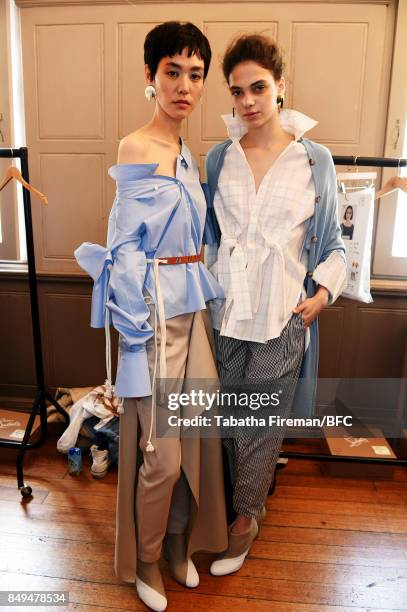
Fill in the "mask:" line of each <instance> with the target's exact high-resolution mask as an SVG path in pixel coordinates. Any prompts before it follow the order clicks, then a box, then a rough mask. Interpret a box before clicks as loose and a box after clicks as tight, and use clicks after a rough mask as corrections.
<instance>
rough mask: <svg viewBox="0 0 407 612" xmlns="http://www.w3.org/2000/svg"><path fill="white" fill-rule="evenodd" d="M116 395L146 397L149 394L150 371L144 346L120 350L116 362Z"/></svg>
mask: <svg viewBox="0 0 407 612" xmlns="http://www.w3.org/2000/svg"><path fill="white" fill-rule="evenodd" d="M115 395H116V397H146V396H148V395H151V382H150V372H149V369H148V361H147V351H146V347H145V346H143V347H141V350H138V351H135V352H130V351H123V350H122V351H121V353H120V359H119V362H118V364H117V375H116V383H115Z"/></svg>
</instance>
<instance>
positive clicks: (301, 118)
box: [222, 109, 318, 140]
mask: <svg viewBox="0 0 407 612" xmlns="http://www.w3.org/2000/svg"><path fill="white" fill-rule="evenodd" d="M222 119H223V121H224V122H225V124H226V128H227V131H228V136H229V138H231V139H232V140H234V139H238V140H240V138H242V137H243V136H244V135H245V134H246V133H247V127H246V125H245V124H244V123H243V121H242V120H241V119H240V117H238V116H235V117H233V115H222ZM279 119H280V125H281V127H282V128H283V130H285V131H286V132H288V133H289V134H293V135H294V137H295V139H296V140H298V138H301V137H302V136H303V135H304V134H305V132H308V130H311V129H312V128H313V127H315V126H316V125H317V123H318V121H315V120H314V119H311V117H307V115H304V114H303V113H300V112H299V111H296V110H292V109H283V110H281V111H280V113H279Z"/></svg>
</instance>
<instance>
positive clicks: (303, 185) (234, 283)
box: [211, 110, 346, 342]
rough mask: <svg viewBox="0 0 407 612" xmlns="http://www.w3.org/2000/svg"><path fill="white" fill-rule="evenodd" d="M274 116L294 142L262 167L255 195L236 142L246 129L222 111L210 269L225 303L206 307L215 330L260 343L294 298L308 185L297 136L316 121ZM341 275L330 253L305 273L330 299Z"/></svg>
mask: <svg viewBox="0 0 407 612" xmlns="http://www.w3.org/2000/svg"><path fill="white" fill-rule="evenodd" d="M279 118H280V123H281V127H282V128H283V129H284V130H285V131H286V132H289V133H290V134H293V135H294V137H295V140H293V141H292V142H290V144H289V145H288V146H287V147H286V148H285V149H284V151H283V152H282V153H281V154H280V155H279V157H278V158H277V159H276V161H275V162H274V163H273V165H272V166H271V167H270V168H269V170H268V171H267V173H266V175H265V176H264V178H263V179H262V181H261V184H260V186H259V189H258V192H257V193H256V188H255V182H254V177H253V173H252V171H251V168H250V166H249V164H248V162H247V159H246V156H245V154H244V151H243V149H242V147H241V145H240V142H239V140H240V138H241V137H242V136H243V135H244V134H245V133H246V131H247V129H246V127H245V126H244V125H243V124H242V123H241V121H240V119H239V118H238V117H232V115H224V116H223V119H224V121H225V123H226V126H227V128H228V135H229V137H230V138H231V140H232V144H231V145H230V147H229V148H228V149H227V151H226V155H225V159H224V164H223V167H222V170H221V173H220V175H219V181H218V189H217V191H216V194H215V198H214V207H215V212H216V216H217V219H218V222H219V226H220V229H221V232H222V239H221V244H220V246H219V249H218V253H217V261H216V262H215V264H214V265H213V266H211V271H212V272H213V273H214V274H215V276H217V278H218V280H219V282H220V284H221V285H222V287H223V288H224V289H225V293H226V300H223V301H220V300H215V301H214V303H213V304H211V311H212V317H213V324H214V327H215V329H220V333H221V334H222V335H224V336H229V337H232V338H238V339H240V340H251V341H255V342H266V341H267V340H270V339H272V338H276V337H278V336H279V335H280V334H281V331H282V330H283V328H284V327H285V325H286V324H287V322H288V320H289V319H290V317H291V315H292V310H293V308H295V306H296V305H297V304H298V301H299V299H300V297H301V295H302V287H303V282H304V277H305V275H306V271H307V251H306V250H305V249H304V251H303V248H302V247H303V243H304V240H305V234H306V229H307V225H308V221H309V219H310V217H312V216H313V214H314V206H315V188H314V182H313V179H312V173H311V169H310V165H309V161H308V156H307V153H306V150H305V148H304V146H303V145H302V144H301V143H299V142H297V140H298V138H300V137H301V136H303V134H304V133H305V132H306V131H307V130H309V129H311V128H313V127H314V126H315V125H316V123H317V122H316V121H314V120H313V119H310V118H309V117H306V116H305V115H303V114H302V113H299V112H297V111H294V110H282V111H281V112H280V115H279ZM302 251H303V255H302V257H301V253H302ZM345 278H346V273H345V264H344V261H343V259H342V257H341V256H340V255H339V253H338V252H337V251H334V252H333V253H331V255H330V256H329V257H328V258H327V260H326V261H325V262H323V263H321V264H319V265H318V266H317V268H316V269H315V271H314V273H313V279H314V281H315V282H316V283H317V284H320V285H323V286H324V287H326V288H327V289H328V291H329V292H330V302H333V301H334V300H335V299H336V298H337V297H338V295H339V294H340V293H341V291H342V289H343V286H344V284H345ZM338 279H339V280H338Z"/></svg>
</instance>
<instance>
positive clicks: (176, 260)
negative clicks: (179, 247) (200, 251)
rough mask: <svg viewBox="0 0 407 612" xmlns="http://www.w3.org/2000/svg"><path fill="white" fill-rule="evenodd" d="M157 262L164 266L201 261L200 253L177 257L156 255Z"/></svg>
mask: <svg viewBox="0 0 407 612" xmlns="http://www.w3.org/2000/svg"><path fill="white" fill-rule="evenodd" d="M157 259H158V263H159V264H160V265H161V264H164V265H166V266H172V265H174V264H187V263H196V262H198V261H202V257H201V255H180V256H179V257H157Z"/></svg>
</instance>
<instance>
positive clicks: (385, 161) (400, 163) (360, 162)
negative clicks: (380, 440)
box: [280, 155, 407, 465]
mask: <svg viewBox="0 0 407 612" xmlns="http://www.w3.org/2000/svg"><path fill="white" fill-rule="evenodd" d="M333 160H334V164H335V165H337V166H377V167H379V168H405V167H406V166H407V159H398V158H390V157H359V156H358V155H354V156H343V155H334V156H333ZM280 457H285V458H290V457H291V458H293V459H294V458H295V459H314V460H317V461H336V462H347V463H371V464H373V463H375V464H377V463H380V464H385V465H407V459H380V458H376V457H372V458H368V457H350V456H337V455H324V454H321V453H301V452H296V451H281V452H280Z"/></svg>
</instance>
